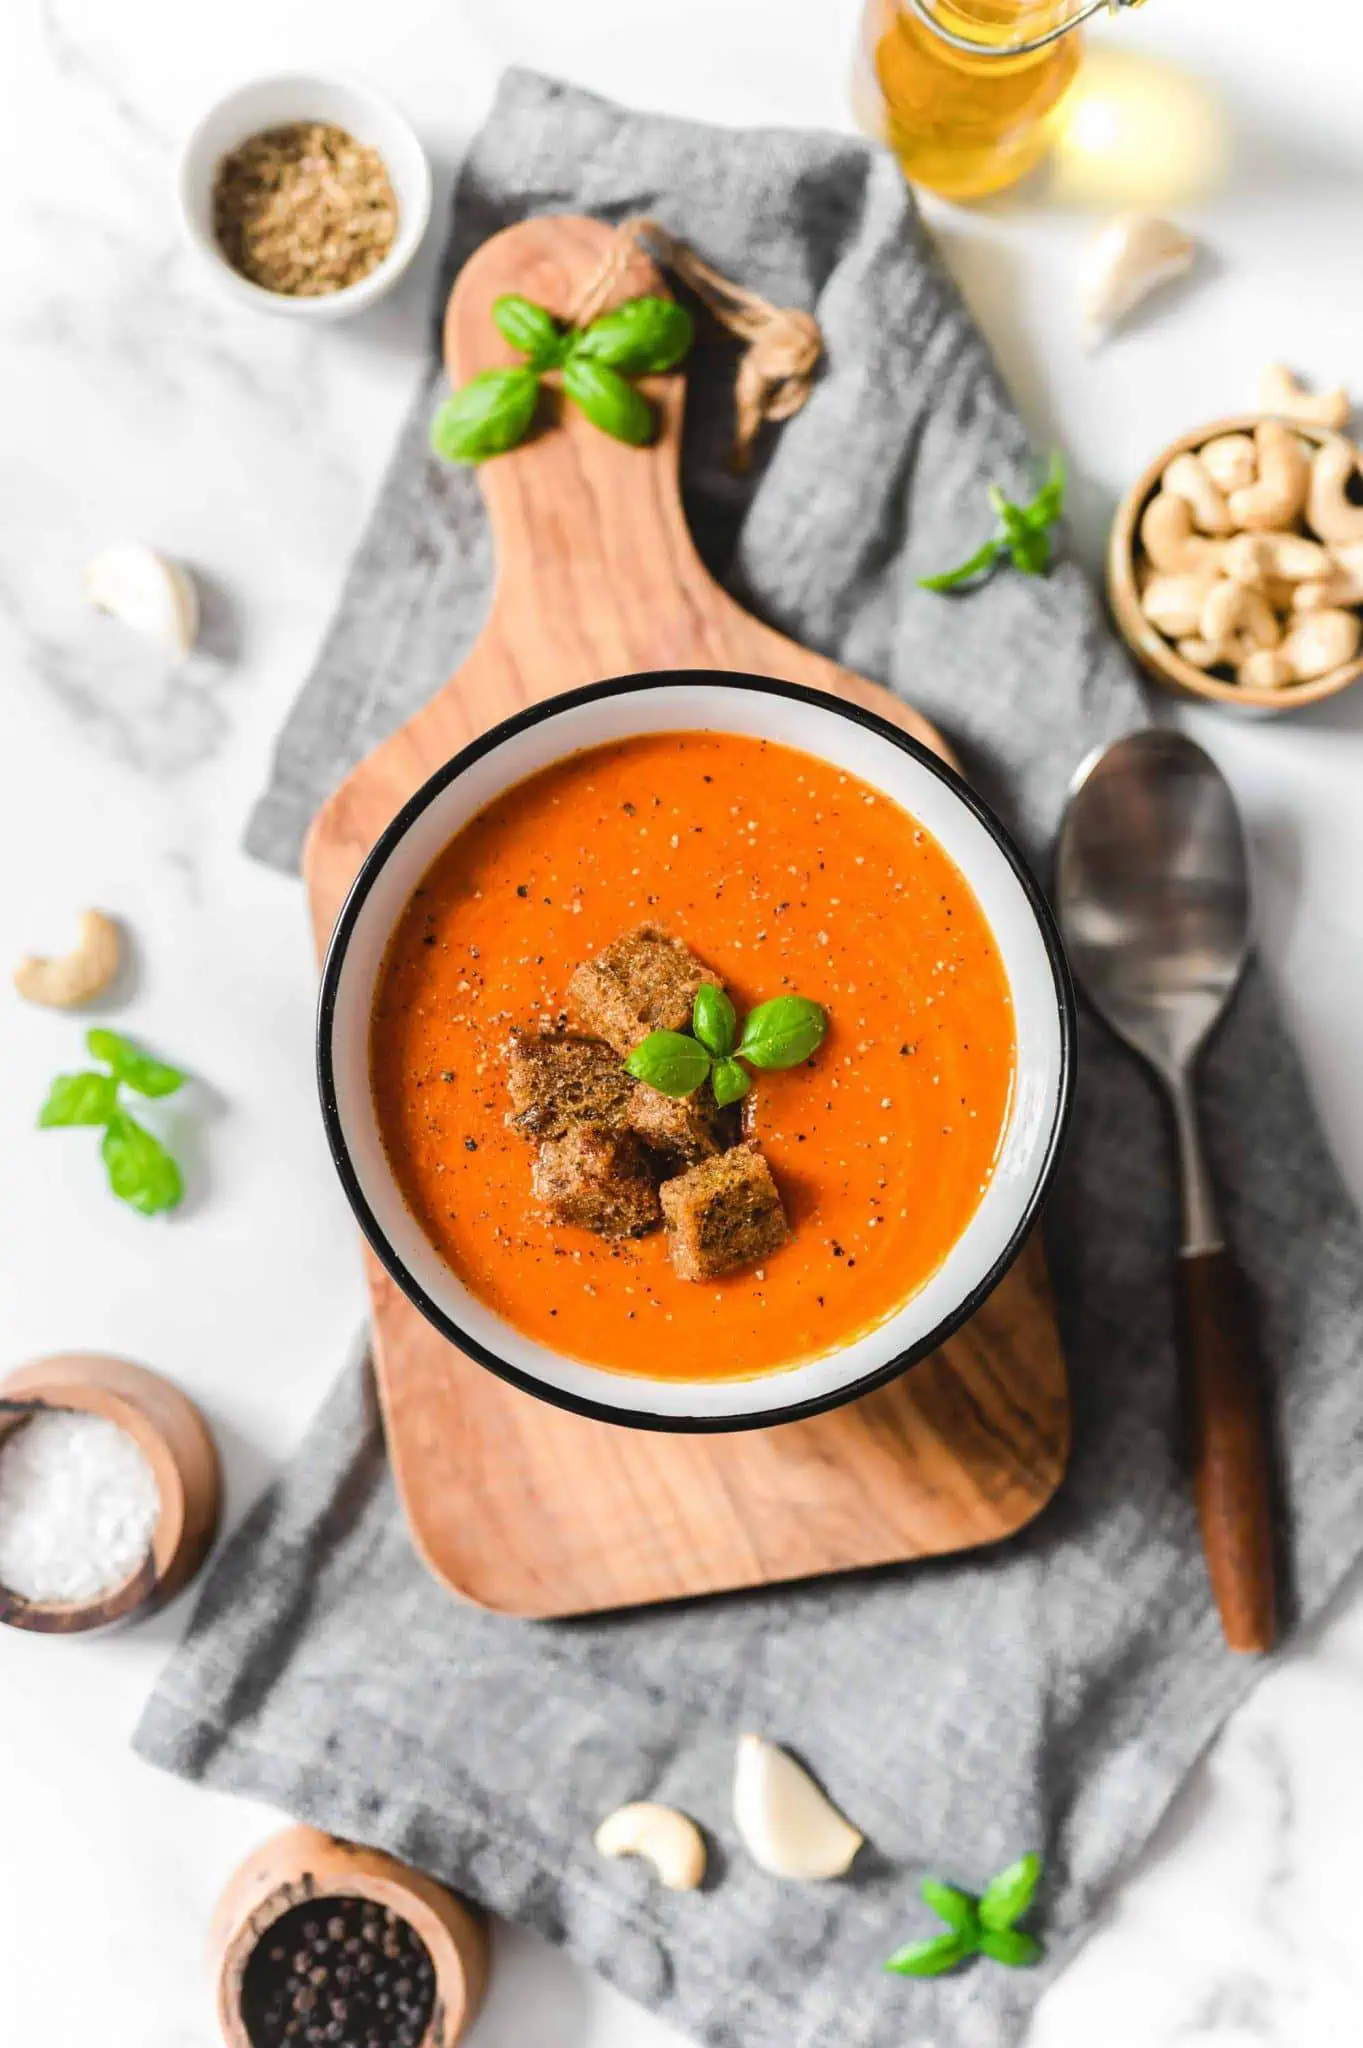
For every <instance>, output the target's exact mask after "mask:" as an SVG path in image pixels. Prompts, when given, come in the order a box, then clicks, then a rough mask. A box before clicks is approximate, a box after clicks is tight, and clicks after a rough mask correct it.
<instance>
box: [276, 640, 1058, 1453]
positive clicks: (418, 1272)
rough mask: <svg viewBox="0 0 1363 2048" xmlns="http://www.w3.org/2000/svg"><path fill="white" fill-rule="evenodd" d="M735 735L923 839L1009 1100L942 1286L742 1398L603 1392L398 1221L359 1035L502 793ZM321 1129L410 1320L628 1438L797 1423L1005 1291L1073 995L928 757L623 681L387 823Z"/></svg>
mask: <svg viewBox="0 0 1363 2048" xmlns="http://www.w3.org/2000/svg"><path fill="white" fill-rule="evenodd" d="M686 730H689V731H698V730H708V731H717V732H735V733H743V734H746V735H749V736H751V737H756V738H762V739H768V740H771V741H773V742H778V743H780V744H783V745H786V746H790V747H796V748H800V749H802V750H803V751H804V752H806V753H810V754H815V755H817V756H818V757H819V758H820V759H822V760H824V761H828V762H831V763H832V764H833V765H834V766H835V767H837V768H840V769H842V770H844V771H845V772H846V773H848V774H850V775H856V776H859V777H860V778H861V779H862V780H863V781H864V782H866V783H869V784H870V786H871V787H872V788H873V789H876V790H878V791H881V792H883V794H884V795H885V796H887V797H889V798H891V799H892V800H893V801H894V802H895V803H897V804H899V805H901V806H902V807H903V809H904V810H906V811H908V812H909V813H910V815H911V816H913V817H914V818H916V819H917V820H918V821H919V823H921V824H922V825H924V826H925V827H926V828H927V830H928V831H929V832H931V833H932V835H933V836H934V838H935V839H936V840H937V841H938V843H939V845H940V846H941V847H942V848H943V849H944V851H945V852H946V853H947V854H948V855H949V856H950V857H951V859H952V860H953V861H954V862H955V864H956V866H957V867H958V868H959V870H960V872H961V874H962V875H963V876H964V878H965V880H966V881H967V882H968V884H969V885H970V887H971V889H972V890H973V891H974V893H975V896H976V898H977V900H978V902H979V904H980V908H981V909H982V911H983V912H984V915H985V918H986V920H987V922H988V924H989V926H990V928H991V930H992V932H993V935H994V938H995V940H996V942H997V945H998V949H999V955H1000V959H1001V961H1002V964H1003V968H1004V972H1005V974H1006V976H1007V980H1008V985H1009V989H1010V992H1011V995H1012V1000H1013V1013H1014V1026H1015V1030H1016V1037H1017V1053H1016V1069H1015V1074H1014V1083H1013V1091H1012V1098H1011V1101H1010V1104H1009V1109H1008V1115H1007V1120H1006V1124H1005V1127H1004V1131H1003V1135H1002V1138H1001V1140H1000V1144H999V1151H998V1157H997V1160H996V1162H995V1166H994V1171H993V1174H992V1176H991V1178H990V1181H989V1184H988V1186H987V1187H986V1189H985V1192H984V1194H983V1196H982V1197H981V1200H980V1204H979V1207H978V1208H977V1209H976V1211H975V1213H974V1215H973V1216H972V1217H971V1219H970V1222H969V1223H968V1224H967V1225H966V1228H965V1230H964V1231H963V1232H962V1233H961V1235H960V1237H959V1238H958V1239H957V1240H956V1243H955V1244H954V1245H953V1246H952V1248H951V1250H950V1251H949V1252H948V1254H947V1256H946V1257H945V1259H943V1261H942V1263H941V1265H940V1266H938V1268H937V1270H936V1271H935V1272H934V1273H933V1274H932V1275H931V1277H930V1278H929V1279H928V1280H927V1281H926V1282H925V1283H924V1284H923V1285H922V1286H921V1287H920V1288H918V1290H917V1291H916V1292H915V1293H913V1294H912V1295H910V1296H909V1297H908V1298H907V1299H906V1300H905V1301H904V1302H903V1304H902V1305H901V1306H900V1307H899V1308H898V1309H896V1310H895V1312H894V1313H893V1314H892V1315H890V1316H889V1317H888V1318H886V1319H885V1320H884V1321H882V1322H880V1323H879V1324H877V1325H876V1326H875V1327H874V1328H873V1329H869V1330H867V1331H866V1332H865V1333H864V1334H863V1335H861V1336H859V1337H857V1338H855V1339H853V1340H852V1341H851V1342H848V1343H845V1344H841V1345H839V1346H838V1347H836V1348H835V1349H833V1350H831V1351H829V1352H827V1353H826V1354H824V1355H823V1356H820V1357H816V1358H810V1359H805V1360H802V1361H800V1362H798V1363H794V1364H792V1365H790V1366H787V1367H784V1368H781V1369H778V1370H775V1371H767V1372H762V1373H759V1374H755V1375H754V1376H753V1377H751V1378H739V1379H733V1378H728V1379H710V1380H707V1379H691V1378H688V1379H686V1380H676V1379H650V1378H646V1377H643V1376H641V1375H638V1374H636V1373H622V1372H612V1371H609V1370H607V1369H606V1368H604V1367H601V1366H596V1365H589V1364H587V1363H585V1362H584V1361H582V1360H581V1359H577V1358H572V1357H569V1356H567V1355H565V1354H564V1353H562V1352H559V1351H555V1350H553V1349H552V1348H550V1347H549V1346H547V1345H545V1344H542V1343H540V1342H538V1341H537V1340H536V1339H534V1338H532V1337H528V1336H526V1335H524V1334H523V1333H522V1332H521V1331H520V1330H518V1329H516V1328H515V1327H514V1326H513V1325H512V1324H510V1323H508V1322H507V1321H506V1320H505V1319H504V1318H503V1317H502V1316H500V1315H498V1314H497V1312H496V1311H495V1310H494V1309H492V1308H490V1307H489V1306H488V1305H487V1304H486V1303H485V1302H483V1301H481V1300H480V1299H479V1297H478V1296H477V1295H476V1294H474V1293H473V1292H472V1290H471V1289H469V1288H468V1287H466V1286H465V1285H464V1284H463V1282H462V1281H461V1280H460V1279H459V1278H458V1276H457V1275H456V1274H455V1273H454V1272H453V1270H452V1269H451V1268H450V1267H449V1266H448V1265H447V1264H446V1262H445V1260H444V1259H443V1258H442V1257H441V1256H440V1254H439V1252H438V1251H437V1250H436V1249H435V1247H434V1245H433V1244H432V1243H431V1242H430V1240H429V1238H428V1237H427V1236H426V1234H425V1232H424V1231H423V1230H422V1227H421V1225H420V1223H418V1221H417V1219H416V1218H415V1216H414V1215H413V1214H412V1213H411V1211H410V1209H409V1208H408V1207H407V1204H406V1202H405V1201H404V1199H403V1195H402V1192H401V1189H400V1188H399V1186H398V1183H397V1180H396V1178H395V1176H394V1173H393V1170H392V1168H391V1166H390V1164H389V1162H388V1158H387V1155H386V1154H385V1151H384V1147H383V1141H382V1138H381V1136H380V1131H379V1123H378V1117H377V1114H376V1112H375V1108H374V1099H373V1094H372V1090H371V1086H370V1068H369V1029H370V1018H371V1015H372V1012H373V1007H374V998H375V992H376V988H377V984H378V980H379V976H380V973H381V970H382V967H383V962H384V958H385V955H386V953H387V950H388V944H389V941H390V939H391V938H392V936H393V932H394V930H395V928H396V926H397V924H398V921H399V919H400V918H401V916H402V913H403V911H404V910H405V908H406V906H407V903H408V901H409V899H410V897H411V895H412V892H413V890H414V889H415V888H416V886H417V884H418V883H419V882H420V881H421V879H422V877H423V876H424V875H425V873H426V871H427V869H428V868H429V867H430V866H431V863H432V862H433V861H434V860H435V859H436V857H437V855H438V854H439V853H440V852H441V851H442V849H443V848H444V847H445V846H447V845H448V844H449V842H450V840H452V839H453V838H454V837H455V835H456V834H457V833H458V832H460V831H461V830H462V829H463V827H464V826H465V825H467V824H468V823H469V822H470V821H471V820H472V819H473V818H474V817H476V816H477V815H478V813H479V812H480V811H482V810H484V809H486V807H487V805H488V804H490V803H492V802H493V801H494V800H495V799H496V798H497V797H499V796H500V795H502V793H503V792H504V791H505V790H507V789H509V788H512V787H514V786H515V785H516V784H517V783H520V782H523V781H524V780H525V779H526V777H527V776H530V775H534V774H535V773H537V771H538V770H540V769H542V768H547V767H548V766H550V764H551V763H553V762H555V761H560V760H562V759H563V758H564V757H565V756H567V755H570V754H575V753H580V752H582V751H583V750H584V749H587V748H591V747H598V746H604V745H607V744H609V743H610V742H612V741H618V740H623V739H628V738H633V737H635V736H636V735H639V734H643V733H662V732H679V731H686ZM317 1068H318V1083H319V1088H320V1092H321V1102H322V1116H323V1120H324V1122H325V1125H326V1131H327V1138H328V1142H329V1144H330V1148H331V1154H332V1158H333V1159H334V1161H335V1164H336V1169H337V1172H338V1173H339V1175H340V1178H341V1184H342V1186H343V1188H344V1189H345V1192H346V1196H347V1198H348V1199H349V1202H350V1205H351V1207H352V1209H353V1210H354V1211H355V1215H356V1217H357V1218H358V1220H359V1223H360V1227H361V1229H362V1230H363V1231H364V1234H365V1236H366V1238H367V1239H368V1240H369V1243H370V1245H371V1246H372V1247H373V1249H374V1251H375V1253H376V1254H377V1256H378V1258H379V1259H380V1260H381V1262H382V1264H383V1265H384V1266H385V1267H386V1269H387V1270H388V1272H389V1273H390V1274H391V1275H392V1277H393V1279H394V1280H395V1281H396V1283H397V1285H398V1286H399V1287H400V1288H401V1289H402V1291H403V1293H404V1294H405V1295H406V1296H407V1298H408V1300H409V1301H411V1302H412V1303H413V1305H414V1306H415V1307H416V1308H417V1309H419V1310H420V1312H421V1314H422V1315H423V1316H425V1318H426V1320H427V1321H428V1322H429V1323H430V1324H431V1325H432V1326H433V1327H434V1328H435V1329H436V1330H438V1331H439V1332H440V1333H441V1335H442V1336H444V1337H446V1338H448V1339H449V1341H450V1342H451V1343H452V1344H455V1345H457V1346H458V1347H459V1349H460V1350H461V1351H464V1352H466V1353H467V1354H468V1355H469V1356H470V1357H472V1358H475V1359H477V1360H478V1361H479V1362H480V1363H481V1364H482V1365H484V1366H486V1367H487V1368H488V1369H489V1371H491V1372H495V1373H498V1374H500V1376H501V1377H502V1378H503V1379H505V1380H509V1381H510V1382H511V1383H512V1385H513V1386H517V1387H520V1388H521V1389H523V1391H525V1392H526V1393H529V1394H534V1395H537V1396H538V1397H539V1398H540V1399H541V1400H545V1401H551V1402H553V1403H555V1404H556V1405H557V1406H559V1407H561V1408H568V1409H572V1410H574V1411H575V1412H577V1413H578V1414H582V1415H590V1416H594V1417H597V1418H598V1419H600V1420H602V1421H606V1422H614V1423H622V1424H626V1425H630V1426H633V1427H636V1428H642V1429H669V1430H729V1429H756V1428H764V1427H769V1426H770V1425H772V1424H774V1423H780V1422H791V1421H795V1420H798V1419H799V1418H800V1417H802V1416H807V1415H814V1414H818V1413H820V1412H821V1411H822V1410H824V1409H828V1408H835V1407H837V1406H839V1405H840V1404H841V1403H843V1402H846V1401H851V1400H855V1399H856V1398H857V1397H858V1396H860V1395H862V1394H866V1393H869V1392H870V1391H871V1390H872V1389H873V1388H875V1387H878V1386H881V1385H883V1384H884V1383H885V1382H886V1381H888V1380H891V1379H894V1378H895V1377H897V1375H898V1374H900V1373H902V1372H905V1371H907V1370H908V1369H909V1367H910V1366H912V1365H914V1364H915V1363H916V1362H917V1361H918V1360H919V1359H920V1358H925V1357H926V1356H927V1355H928V1353H929V1352H931V1351H934V1350H936V1349H937V1347H938V1346H939V1345H940V1344H942V1343H943V1342H944V1341H945V1339H946V1338H947V1337H949V1336H950V1335H951V1334H952V1332H953V1331H954V1330H956V1329H957V1328H959V1326H960V1325H961V1324H962V1323H963V1322H965V1321H966V1319H967V1318H968V1317H969V1316H971V1315H972V1314H973V1313H974V1311H975V1310H976V1309H977V1308H978V1307H979V1305H980V1303H981V1302H982V1301H983V1300H984V1299H985V1298H986V1296H987V1295H988V1294H989V1293H990V1292H991V1291H992V1289H993V1288H994V1287H996V1286H997V1285H998V1282H999V1281H1000V1280H1001V1279H1002V1277H1003V1275H1004V1274H1005V1273H1006V1272H1007V1270H1008V1268H1009V1267H1010V1266H1011V1265H1012V1263H1013V1261H1014V1259H1015V1258H1016V1257H1017V1255H1018V1253H1019V1252H1020V1251H1021V1249H1022V1246H1023V1244H1024V1243H1025V1242H1026V1239H1027V1237H1028V1234H1029V1232H1030V1231H1031V1228H1032V1226H1033V1224H1034V1223H1035V1221H1036V1219H1037V1216H1038V1213H1039V1211H1040V1208H1041V1205H1042V1202H1043V1201H1044V1199H1045V1195H1046V1192H1047V1189H1048V1187H1049V1185H1050V1182H1051V1179H1052V1176H1053V1174H1054V1171H1055V1167H1056V1164H1057V1161H1058V1158H1059V1154H1060V1148H1061V1143H1062V1140H1063V1137H1064V1132H1065V1126H1066V1123H1067V1121H1068V1117H1069V1110H1070V1104H1071V1098H1072V1095H1073V1089H1074V1070H1075V1024H1074V995H1073V990H1072V987H1071V983H1070V977H1069V971H1068V969H1067V967H1066V964H1065V957H1064V953H1063V951H1062V948H1061V944H1060V937H1059V933H1058V932H1057V930H1056V926H1055V922H1054V919H1053V918H1052V916H1051V913H1050V910H1049V908H1048V907H1047V904H1046V901H1045V898H1044V896H1043V895H1042V893H1041V890H1040V888H1039V887H1038V885H1037V883H1036V881H1035V879H1034V878H1033V877H1032V875H1031V873H1030V871H1029V870H1028V868H1027V866H1026V863H1025V861H1024V860H1023V857H1022V855H1021V854H1020V853H1019V852H1018V850H1017V848H1016V847H1015V846H1014V845H1013V842H1012V840H1011V839H1010V838H1009V836H1008V834H1007V832H1006V831H1005V830H1004V828H1003V826H1002V825H1001V824H1000V823H999V821H998V819H997V818H996V817H995V816H994V814H993V813H992V811H990V810H989V808H988V807H987V806H986V805H985V804H983V803H982V802H981V801H980V799H979V798H978V797H977V796H976V795H975V794H974V793H973V791H971V790H970V789H969V788H968V787H967V786H966V784H965V783H964V782H962V780H961V778H960V777H959V776H958V775H956V774H955V773H954V772H953V771H952V770H951V769H950V768H948V767H947V766H946V765H945V764H944V763H943V762H942V761H940V760H939V759H938V758H937V756H936V755H934V754H932V753H930V752H928V750H927V749H926V748H924V747H922V746H920V745H919V744H918V743H917V742H916V741H914V740H912V739H910V738H909V737H908V735H907V734H906V733H904V732H903V731H901V730H900V728H899V727H898V726H896V725H892V724H890V723H889V722H888V721H886V720H885V719H882V718H878V717H876V716H875V714H874V713H872V712H870V711H867V710H864V709H863V708H862V707H861V706H860V705H859V704H851V703H844V702H843V701H842V700H841V699H838V698H835V697H827V696H824V695H822V694H821V693H820V692H818V691H814V690H808V689H804V688H801V687H800V686H798V685H796V684H792V683H781V682H775V681H771V680H769V679H767V678H763V677H758V676H744V675H731V674H727V673H720V672H717V671H712V670H688V671H678V672H674V673H659V674H650V675H638V676H622V677H618V678H616V679H614V680H613V681H609V682H602V683H595V684H592V685H591V686H590V687H588V688H586V689H581V690H573V691H569V692H567V693H565V694H564V695H562V696H557V697H551V698H548V699H547V700H546V701H545V702H543V703H541V704H536V705H533V706H531V707H530V709H528V710H526V711H523V712H520V713H519V714H518V715H517V716H516V717H514V718H510V719H507V720H505V721H504V723H502V724H501V725H496V726H494V727H493V728H492V729H491V731H489V732H487V733H485V734H484V735H483V736H482V738H481V739H478V740H475V741H474V742H473V743H472V745H470V746H468V747H465V748H464V750H463V751H462V753H459V754H456V755H455V756H454V758H453V759H452V760H450V761H448V762H447V763H446V764H445V766H444V767H443V768H441V769H439V770H438V771H437V772H436V773H435V774H434V775H432V776H431V778H430V779H429V781H427V782H426V783H424V784H423V786H422V787H421V788H420V789H419V790H418V791H417V793H416V795H415V796H413V797H412V798H411V799H410V801H409V802H408V803H406V804H405V805H404V806H403V808H402V810H401V811H400V812H399V813H398V815H397V817H396V818H394V820H393V822H392V824H391V825H390V826H389V827H388V829H387V830H386V831H385V832H384V833H383V835H382V837H381V838H380V839H379V840H378V842H377V843H376V845H375V846H374V848H373V849H372V851H371V852H370V854H369V856H368V858H367V859H366V861H365V863H364V866H363V867H362V868H361V869H360V872H359V874H358V876H357V877H356V880H355V883H354V885H353V887H352V888H351V891H350V894H349V896H348V897H347V898H346V901H345V904H344V905H343V907H342V909H341V913H340V916H339V917H338V919H337V921H336V928H335V931H334V932H333V934H332V938H331V944H330V947H329V948H328V951H327V957H326V962H325V965H324V967H323V971H322V992H321V1000H320V1004H319V1009H318V1024H317Z"/></svg>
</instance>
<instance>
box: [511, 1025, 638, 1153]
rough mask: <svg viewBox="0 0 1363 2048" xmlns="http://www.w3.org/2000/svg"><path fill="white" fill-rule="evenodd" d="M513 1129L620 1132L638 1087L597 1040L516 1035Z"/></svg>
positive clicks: (556, 1134)
mask: <svg viewBox="0 0 1363 2048" xmlns="http://www.w3.org/2000/svg"><path fill="white" fill-rule="evenodd" d="M506 1080H507V1088H508V1091H509V1093H510V1096H511V1114H510V1115H509V1116H508V1118H507V1122H508V1124H510V1126H511V1128H512V1130H515V1131H521V1132H523V1133H524V1134H525V1135H526V1136H527V1137H530V1138H561V1137H562V1136H563V1135H564V1133H565V1132H566V1131H570V1130H571V1129H572V1128H573V1126H574V1125H575V1124H585V1123H592V1124H601V1125H604V1126H605V1127H606V1128H607V1129H611V1130H618V1129H622V1128H623V1126H624V1123H625V1118H626V1114H627V1111H628V1108H629V1103H630V1097H631V1096H632V1095H633V1093H634V1082H633V1081H632V1080H631V1079H630V1077H629V1075H628V1074H627V1073H626V1072H625V1070H624V1068H623V1066H622V1065H621V1064H620V1060H619V1057H618V1055H617V1054H615V1053H613V1052H612V1051H611V1049H610V1047H609V1046H608V1045H603V1044H602V1043H601V1040H600V1039H599V1038H581V1037H579V1036H577V1035H576V1034H575V1033H574V1032H571V1031H513V1032H512V1034H511V1042H510V1044H509V1046H508V1048H507V1074H506Z"/></svg>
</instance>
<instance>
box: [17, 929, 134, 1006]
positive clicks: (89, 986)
mask: <svg viewBox="0 0 1363 2048" xmlns="http://www.w3.org/2000/svg"><path fill="white" fill-rule="evenodd" d="M121 951H122V947H121V944H120V940H119V935H118V926H117V925H116V924H115V922H114V920H113V918H111V917H106V916H105V914H104V912H103V911H102V910H86V911H83V912H82V913H81V920H80V937H79V938H78V940H77V941H76V944H75V946H74V947H73V948H72V950H71V951H70V952H69V953H61V954H58V955H57V956H56V957H55V958H53V959H50V960H43V959H37V958H35V957H34V956H32V955H30V956H29V957H28V958H27V959H24V960H21V961H20V962H19V965H18V966H17V967H16V968H15V970H14V986H15V988H16V989H17V990H18V991H19V994H20V995H21V996H22V997H23V998H24V1000H25V1002H29V1003H45V1004H46V1005H47V1006H48V1007H49V1008H50V1009H54V1010H73V1009H76V1008H77V1007H78V1006H79V1005H80V1004H81V1003H92V1002H93V1001H94V1000H95V997H96V996H100V995H103V993H104V991H105V989H106V988H108V986H109V984H110V982H111V981H112V980H113V978H114V976H115V975H116V974H117V972H118V962H119V957H120V954H121Z"/></svg>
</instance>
